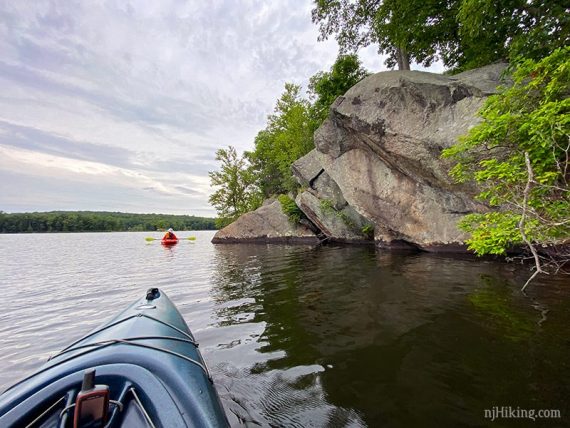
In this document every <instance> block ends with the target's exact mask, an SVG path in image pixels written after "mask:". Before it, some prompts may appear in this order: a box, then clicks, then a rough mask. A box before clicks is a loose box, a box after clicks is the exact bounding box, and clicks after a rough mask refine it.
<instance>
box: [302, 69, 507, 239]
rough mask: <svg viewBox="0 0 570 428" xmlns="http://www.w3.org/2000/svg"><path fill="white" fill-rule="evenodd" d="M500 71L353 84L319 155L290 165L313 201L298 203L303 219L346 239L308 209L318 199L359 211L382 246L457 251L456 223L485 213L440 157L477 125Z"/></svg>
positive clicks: (319, 143) (333, 114) (319, 144)
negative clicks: (457, 182) (480, 109)
mask: <svg viewBox="0 0 570 428" xmlns="http://www.w3.org/2000/svg"><path fill="white" fill-rule="evenodd" d="M503 70H504V65H501V64H496V65H492V66H488V67H484V68H482V69H479V70H472V71H470V72H467V73H463V74H460V75H456V76H453V77H447V76H442V75H436V74H431V73H424V72H417V71H408V72H401V71H393V72H384V73H378V74H375V75H372V76H369V77H368V78H366V79H364V80H363V81H361V82H360V83H358V84H357V85H355V86H354V87H353V88H351V89H350V90H349V91H348V92H347V93H346V94H345V95H344V96H343V97H339V98H338V99H337V100H336V101H335V103H334V104H333V106H332V107H331V111H330V115H329V118H328V119H327V120H326V121H325V122H324V123H323V125H322V126H321V127H320V128H319V129H318V130H317V132H316V134H315V145H316V149H315V150H314V151H313V152H311V153H309V154H308V155H307V156H305V157H304V158H302V159H300V160H299V161H298V162H297V163H296V164H295V165H294V167H293V172H294V173H295V175H296V176H297V178H298V180H299V182H300V183H301V185H303V186H305V187H308V189H307V190H306V192H305V193H310V195H311V196H308V195H306V194H305V195H303V194H302V195H300V197H299V198H298V202H301V205H300V206H301V208H302V209H303V210H304V211H305V214H307V216H308V217H309V218H310V219H311V220H312V221H313V222H314V223H315V224H317V225H321V229H322V230H323V232H324V233H325V234H326V235H327V236H329V237H330V238H331V239H338V240H347V234H346V231H343V230H340V231H339V229H336V230H332V229H331V228H327V227H326V224H327V221H328V222H330V215H328V214H327V213H322V212H318V210H314V209H306V207H307V206H308V207H309V208H310V207H314V206H319V203H318V202H317V201H314V200H312V198H317V199H319V200H321V201H327V204H332V205H333V206H334V207H335V208H336V209H337V210H346V209H347V207H350V208H351V209H353V210H354V211H355V212H357V213H358V214H359V215H360V216H361V217H362V219H363V220H362V221H361V222H360V223H361V224H365V223H366V222H369V223H370V224H372V225H373V226H374V237H375V240H376V242H377V243H378V244H379V245H384V246H389V247H391V246H401V245H404V246H405V245H411V246H415V247H419V248H422V249H427V250H444V249H453V250H456V249H457V248H458V246H461V244H462V243H463V240H464V239H465V236H464V235H463V234H462V233H461V232H460V231H459V230H458V229H457V226H456V225H457V221H458V220H459V218H461V217H462V216H463V215H465V214H468V213H472V212H481V211H484V210H485V209H486V207H485V206H483V205H481V204H479V203H477V202H475V201H474V200H473V195H474V189H471V188H469V187H459V186H457V185H456V184H454V183H453V182H452V181H451V179H450V178H449V176H448V174H447V171H448V169H449V165H448V164H446V162H444V161H442V160H441V158H440V154H441V151H442V150H443V149H444V148H447V147H450V146H451V145H453V144H455V143H456V142H457V139H458V137H459V136H461V135H463V134H465V133H466V132H467V131H468V130H469V128H470V127H472V126H473V125H475V124H476V123H477V121H478V119H477V116H476V113H477V111H478V110H479V108H480V107H481V105H482V103H483V102H484V100H485V97H486V96H488V95H489V94H491V93H493V92H494V91H495V88H496V86H497V85H498V84H499V76H500V74H501V72H502V71H503ZM319 166H320V167H319ZM325 182H326V183H327V184H324V183H325ZM306 200H311V204H306V203H305V204H304V205H303V203H304V201H306ZM321 211H322V210H321ZM323 225H324V227H322V226H323ZM354 238H355V236H351V237H350V238H349V239H348V240H352V239H354ZM360 238H361V239H364V238H363V237H362V236H361V237H360Z"/></svg>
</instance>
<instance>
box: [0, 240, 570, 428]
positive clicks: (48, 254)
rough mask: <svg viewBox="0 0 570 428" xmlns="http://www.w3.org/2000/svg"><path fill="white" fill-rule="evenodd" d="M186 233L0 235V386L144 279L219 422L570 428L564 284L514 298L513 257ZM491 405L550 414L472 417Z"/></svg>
mask: <svg viewBox="0 0 570 428" xmlns="http://www.w3.org/2000/svg"><path fill="white" fill-rule="evenodd" d="M189 234H190V233H183V232H181V233H179V235H180V236H185V235H189ZM192 235H195V236H196V237H197V240H196V241H195V242H190V241H187V242H181V243H180V244H178V245H177V246H175V247H172V248H164V247H162V246H161V245H160V244H159V243H158V242H153V243H151V244H147V243H146V242H145V240H144V237H145V236H155V237H159V236H160V235H159V234H154V235H153V234H149V233H96V234H43V235H42V234H33V235H32V234H30V235H0V269H1V270H0V284H1V286H2V288H1V290H2V297H3V299H2V301H3V309H2V311H1V312H0V348H1V351H0V352H1V353H0V358H1V360H0V362H1V364H0V390H3V389H5V388H6V387H8V386H9V385H10V384H11V383H14V382H16V381H17V380H19V379H20V378H22V377H23V376H25V375H28V374H30V373H31V372H32V371H33V370H34V369H37V368H38V367H39V366H40V365H41V364H42V363H43V362H45V361H46V359H47V358H48V357H49V355H51V354H53V353H55V352H56V351H58V350H59V349H61V348H63V347H64V346H65V345H66V344H68V343H69V342H71V341H72V340H74V339H76V338H78V337H79V336H82V335H83V334H85V333H87V332H88V331H89V330H91V329H93V328H95V327H97V326H98V325H99V324H101V323H102V322H103V321H106V320H107V319H109V318H111V317H112V316H114V315H116V314H117V313H118V312H119V311H120V310H122V309H124V308H125V307H126V306H127V305H128V304H130V303H132V301H134V300H135V299H137V298H139V297H141V296H142V295H143V293H144V292H145V291H146V289H147V288H148V287H151V286H152V287H155V286H157V287H160V288H162V289H163V290H164V291H165V292H166V293H167V294H168V295H169V297H170V298H171V299H172V300H173V301H174V303H175V304H176V305H177V306H178V308H179V310H180V312H181V313H182V315H183V316H184V318H185V319H186V322H187V323H188V325H189V326H190V328H191V330H192V331H193V333H194V334H195V336H196V338H197V340H198V341H199V342H200V349H201V351H202V355H203V357H204V359H205V360H206V363H207V364H208V366H209V368H210V370H211V372H212V375H213V378H214V381H215V384H216V387H217V389H218V392H219V394H220V396H221V398H222V401H223V403H224V406H225V408H226V412H227V414H228V417H229V419H230V421H231V423H232V425H235V426H279V427H280V426H291V427H293V426H295V427H325V426H326V427H344V426H350V427H361V426H370V427H446V426H450V427H463V426H464V427H485V426H489V427H503V426H539V427H542V426H570V400H569V397H570V280H569V278H568V277H566V278H562V277H560V278H547V279H544V278H543V279H540V280H538V281H536V283H534V284H533V285H531V286H530V289H529V292H528V295H527V296H524V295H522V294H520V293H519V291H518V290H519V288H520V286H521V284H523V283H524V280H525V278H526V275H527V273H528V271H527V270H526V268H521V267H520V266H515V265H505V264H501V263H495V262H490V261H481V260H473V259H463V260H462V259H457V258H449V257H444V256H434V255H429V254H411V255H410V254H390V253H385V252H378V251H375V250H374V249H373V248H362V247H335V246H325V247H317V248H314V247H309V246H284V245H269V246H266V245H217V246H214V245H212V244H211V243H210V239H211V238H212V236H213V232H194V233H192ZM501 406H511V407H512V408H514V409H516V408H517V407H518V408H520V409H537V410H538V409H557V410H560V412H561V414H562V418H561V419H552V420H544V419H540V420H539V419H537V420H536V422H533V421H532V420H521V419H500V420H496V421H494V422H492V421H491V420H490V419H486V418H485V415H484V410H485V409H492V408H493V407H501Z"/></svg>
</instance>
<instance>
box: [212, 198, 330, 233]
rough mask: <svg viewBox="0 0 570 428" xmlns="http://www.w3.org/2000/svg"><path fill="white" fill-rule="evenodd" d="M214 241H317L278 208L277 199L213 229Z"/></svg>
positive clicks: (308, 230)
mask: <svg viewBox="0 0 570 428" xmlns="http://www.w3.org/2000/svg"><path fill="white" fill-rule="evenodd" d="M212 242H213V243H215V244H222V243H235V242H260V243H261V242H279V243H306V244H318V243H319V239H318V238H317V237H316V235H315V234H314V233H313V232H312V231H311V229H309V228H308V227H306V226H303V225H295V224H292V223H291V222H290V221H289V219H288V218H287V216H286V215H285V214H284V213H283V211H282V210H281V204H280V203H279V201H274V202H271V203H269V204H267V205H264V206H262V207H260V208H258V209H257V210H255V211H253V212H250V213H247V214H244V215H243V216H241V217H240V218H238V219H237V220H236V221H234V222H233V223H232V224H230V225H229V226H226V227H224V228H223V229H221V230H219V231H218V232H216V234H215V235H214V238H213V239H212Z"/></svg>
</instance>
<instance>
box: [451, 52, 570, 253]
mask: <svg viewBox="0 0 570 428" xmlns="http://www.w3.org/2000/svg"><path fill="white" fill-rule="evenodd" d="M512 77H513V81H514V84H513V86H512V87H510V88H504V89H503V90H502V91H501V93H500V94H498V95H495V96H492V97H489V99H488V100H487V102H486V104H485V106H484V108H483V109H482V111H481V116H482V117H483V121H482V122H481V123H480V124H479V125H478V126H476V127H474V128H472V129H471V131H470V132H469V134H468V135H467V136H466V137H465V138H463V139H461V141H460V142H459V144H457V145H455V146H453V147H451V148H449V149H446V150H445V151H444V152H443V156H444V157H447V158H451V159H453V160H454V161H455V162H456V165H455V166H454V168H453V169H452V170H451V175H452V176H453V177H454V178H455V179H456V180H457V181H459V182H465V181H469V180H473V181H475V182H476V183H477V184H478V185H479V186H480V188H481V189H482V190H481V193H480V194H479V198H480V199H481V200H483V201H486V202H488V203H489V205H491V206H496V207H500V210H499V211H496V212H491V213H487V214H480V215H479V214H477V215H470V216H468V217H467V218H466V219H465V220H464V221H463V222H462V224H461V227H462V228H463V229H464V230H466V231H468V232H470V233H471V239H470V240H469V241H468V243H469V245H470V248H471V249H473V250H474V251H476V252H477V253H478V254H504V252H505V251H506V250H507V249H508V248H509V246H511V245H513V244H518V243H521V242H522V241H523V239H522V236H521V231H520V230H519V222H520V220H521V216H522V215H523V213H524V215H525V217H526V221H525V222H524V225H525V228H524V232H525V234H526V236H527V237H528V238H529V240H530V241H532V242H536V243H540V244H543V245H550V244H554V243H556V242H559V241H560V240H561V239H564V238H568V237H570V220H569V218H568V213H570V189H569V186H568V183H569V180H570V170H569V167H570V165H569V159H570V157H569V155H570V153H569V152H570V139H569V135H570V114H569V113H570V98H568V95H569V94H570V48H568V47H567V48H564V49H557V50H556V51H555V52H554V53H552V54H551V55H550V56H548V57H546V58H544V59H542V60H540V61H534V60H531V59H527V60H524V61H521V62H520V63H519V64H518V67H517V68H516V71H515V72H514V74H513V76H512ZM525 154H526V155H528V158H529V160H530V168H531V174H529V171H528V167H527V165H526V161H525Z"/></svg>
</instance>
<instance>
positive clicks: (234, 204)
mask: <svg viewBox="0 0 570 428" xmlns="http://www.w3.org/2000/svg"><path fill="white" fill-rule="evenodd" d="M216 160H218V161H220V162H221V167H220V170H219V171H212V172H210V173H209V174H208V175H209V176H210V182H211V185H212V186H215V187H217V188H218V189H217V190H216V191H215V192H214V193H213V194H212V195H211V196H210V199H209V201H210V203H211V204H212V205H213V206H214V208H216V210H217V212H218V219H216V225H217V226H218V227H224V226H227V225H228V224H230V223H231V222H233V221H234V220H236V219H237V218H238V217H239V216H240V215H242V214H245V213H246V212H249V211H252V210H254V209H256V208H257V207H259V206H260V205H261V202H262V198H261V194H260V192H259V188H258V187H257V184H256V177H255V174H254V172H253V169H252V168H251V167H250V165H249V164H248V160H247V158H246V156H245V155H244V156H242V157H239V156H238V154H237V152H236V149H235V148H234V147H232V146H229V147H228V148H227V149H219V150H218V151H217V152H216Z"/></svg>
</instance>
